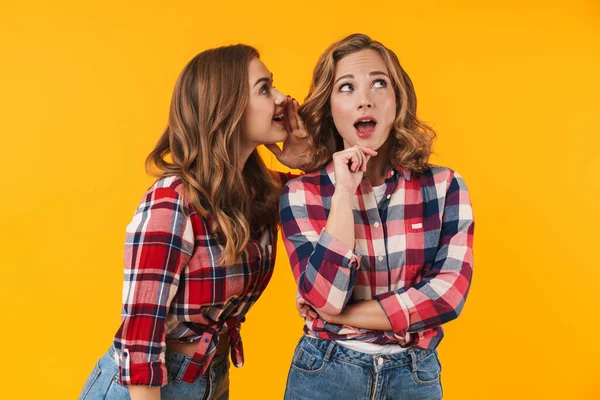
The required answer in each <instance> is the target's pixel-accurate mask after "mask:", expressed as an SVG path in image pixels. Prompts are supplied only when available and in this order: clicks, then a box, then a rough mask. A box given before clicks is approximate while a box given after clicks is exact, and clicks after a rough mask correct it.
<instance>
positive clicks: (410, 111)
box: [280, 34, 474, 400]
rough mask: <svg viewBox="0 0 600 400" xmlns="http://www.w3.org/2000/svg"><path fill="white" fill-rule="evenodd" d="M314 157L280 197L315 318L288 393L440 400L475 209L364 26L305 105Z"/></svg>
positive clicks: (397, 71) (465, 282) (334, 52)
mask: <svg viewBox="0 0 600 400" xmlns="http://www.w3.org/2000/svg"><path fill="white" fill-rule="evenodd" d="M299 113H300V116H301V117H302V119H303V120H304V122H305V125H306V128H307V132H308V135H309V139H310V142H311V143H312V146H313V150H314V152H315V153H316V156H315V157H314V159H313V163H312V166H311V167H310V168H309V169H313V168H317V169H318V170H317V171H316V172H312V173H309V174H306V175H303V176H302V177H299V178H297V179H294V180H291V181H289V182H288V183H287V184H286V185H285V187H284V189H283V191H282V196H281V199H280V220H281V226H282V233H283V238H284V243H285V246H286V249H287V252H288V255H289V258H290V262H291V266H292V270H293V273H294V277H295V279H296V282H297V285H298V293H299V300H298V308H299V310H300V313H301V315H302V316H305V317H306V324H305V327H304V332H305V335H304V336H303V337H302V338H301V340H300V342H299V343H298V346H297V347H296V351H295V353H294V357H293V359H292V364H291V367H290V371H289V375H288V382H287V389H286V393H285V398H286V399H290V400H292V399H293V400H303V399H310V400H318V399H323V400H336V399H348V398H352V399H439V398H441V396H442V388H441V383H440V372H441V366H440V363H439V360H438V357H437V351H436V350H435V348H436V347H437V345H438V344H439V342H440V341H441V339H442V336H443V330H442V325H443V324H445V323H447V322H449V321H451V320H453V319H455V318H456V317H458V315H459V313H460V312H461V310H462V308H463V305H464V302H465V299H466V297H467V293H468V290H469V285H470V281H471V274H472V268H473V252H472V246H473V227H474V222H473V213H472V209H471V204H470V199H469V194H468V191H467V188H466V186H465V183H464V181H463V179H462V178H461V176H460V175H459V174H458V173H456V172H455V171H453V170H451V169H449V168H445V167H440V166H433V165H431V164H430V163H429V156H430V154H431V143H432V140H433V139H434V137H435V134H434V132H433V131H432V129H431V128H429V127H428V126H427V125H426V124H424V123H423V122H421V121H419V120H418V118H417V100H416V95H415V91H414V88H413V84H412V82H411V80H410V78H409V77H408V75H407V74H406V72H405V71H404V69H403V68H402V67H401V65H400V63H399V61H398V58H397V57H396V55H395V54H394V52H393V51H391V50H390V49H388V48H386V47H385V46H384V45H382V44H381V43H379V42H376V41H373V40H371V39H370V38H369V37H368V36H365V35H361V34H355V35H351V36H348V37H346V38H344V39H342V40H340V41H338V42H336V43H334V44H333V45H331V46H330V47H329V48H328V49H327V50H326V51H325V52H324V53H323V55H322V56H321V57H320V58H319V60H318V62H317V65H316V67H315V70H314V73H313V80H312V85H311V88H310V91H309V94H308V96H307V99H306V101H305V103H304V104H303V105H302V106H301V107H300V110H299Z"/></svg>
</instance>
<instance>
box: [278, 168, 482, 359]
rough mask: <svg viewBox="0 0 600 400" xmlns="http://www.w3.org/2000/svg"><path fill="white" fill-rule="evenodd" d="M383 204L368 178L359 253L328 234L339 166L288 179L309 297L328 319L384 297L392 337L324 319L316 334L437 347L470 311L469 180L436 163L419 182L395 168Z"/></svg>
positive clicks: (297, 263) (296, 254)
mask: <svg viewBox="0 0 600 400" xmlns="http://www.w3.org/2000/svg"><path fill="white" fill-rule="evenodd" d="M385 185H386V190H385V195H384V196H383V198H382V199H381V201H380V202H379V204H377V203H376V200H375V196H374V194H373V188H372V186H371V184H370V182H369V181H368V180H367V179H363V180H362V182H361V184H360V185H359V186H358V188H357V191H356V194H355V196H354V205H353V210H354V211H353V214H354V233H355V248H348V247H347V246H345V245H343V244H342V243H340V242H339V241H337V240H336V239H335V238H334V237H332V236H331V235H329V234H328V233H327V232H326V231H325V230H324V229H325V224H326V223H327V217H328V215H329V210H330V208H331V197H332V195H333V193H334V190H335V177H334V172H333V164H332V163H330V164H329V165H328V166H327V167H326V168H324V169H322V170H320V171H317V172H313V173H310V174H306V175H304V176H302V177H300V178H297V179H294V180H292V181H289V182H288V183H287V184H286V186H285V187H284V189H283V192H282V196H281V200H280V217H281V226H282V232H283V241H284V243H285V246H286V249H287V252H288V255H289V258H290V263H291V266H292V271H293V274H294V278H295V279H296V283H297V285H298V291H299V293H300V295H301V296H302V297H303V298H304V299H305V300H306V301H307V302H308V303H310V304H311V305H313V306H314V307H316V308H319V309H321V310H323V311H324V312H326V313H328V314H337V313H340V312H341V311H342V310H343V308H344V307H345V305H346V304H348V303H349V302H350V303H352V302H356V301H361V300H369V299H376V300H377V301H378V302H379V304H380V306H381V308H382V309H383V311H384V312H385V314H386V316H387V317H388V319H389V321H390V323H391V325H392V331H385V332H384V331H370V330H366V329H359V328H356V327H352V326H340V325H335V324H329V323H326V322H325V321H323V320H322V319H315V320H313V322H312V323H308V322H307V324H306V326H305V327H304V330H305V332H306V333H307V334H309V335H312V336H316V337H319V338H322V339H353V340H360V341H364V342H370V343H378V344H386V343H399V344H401V345H403V346H417V347H420V348H435V347H437V345H438V344H439V342H440V340H441V339H442V337H443V330H442V327H441V325H442V324H444V323H446V322H448V321H450V320H453V319H454V318H456V317H457V316H458V315H459V313H460V312H461V310H462V308H463V305H464V302H465V299H466V297H467V293H468V291H469V285H470V282H471V274H472V271H473V229H474V221H473V212H472V208H471V203H470V199H469V193H468V191H467V187H466V186H465V183H464V181H463V179H462V178H461V176H460V175H459V174H458V173H456V172H454V171H452V170H450V169H448V168H444V167H432V168H431V169H430V170H428V171H427V172H425V173H423V174H420V175H419V176H411V174H410V172H409V171H405V170H403V169H401V168H399V167H396V168H393V169H392V170H391V171H389V173H388V176H387V178H386V180H385Z"/></svg>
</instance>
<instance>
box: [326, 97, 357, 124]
mask: <svg viewBox="0 0 600 400" xmlns="http://www.w3.org/2000/svg"><path fill="white" fill-rule="evenodd" d="M352 110H353V108H352V104H350V101H348V100H346V101H344V100H343V99H335V100H334V99H332V100H331V115H332V116H333V120H334V122H335V124H336V126H339V125H340V124H344V123H345V122H346V121H347V120H348V121H349V120H352V115H351V113H352ZM338 130H339V128H338Z"/></svg>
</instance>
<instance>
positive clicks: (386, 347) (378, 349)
mask: <svg viewBox="0 0 600 400" xmlns="http://www.w3.org/2000/svg"><path fill="white" fill-rule="evenodd" d="M373 194H374V195H375V200H376V201H377V204H379V202H380V201H381V199H382V198H383V196H384V195H385V183H384V184H383V185H379V186H374V187H373ZM336 343H337V344H339V345H341V346H344V347H347V348H349V349H351V350H354V351H359V352H361V353H365V354H396V353H402V352H403V351H406V349H405V348H404V347H400V345H399V344H375V343H366V342H360V341H358V340H336Z"/></svg>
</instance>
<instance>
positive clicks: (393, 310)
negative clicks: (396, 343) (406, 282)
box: [373, 291, 410, 339]
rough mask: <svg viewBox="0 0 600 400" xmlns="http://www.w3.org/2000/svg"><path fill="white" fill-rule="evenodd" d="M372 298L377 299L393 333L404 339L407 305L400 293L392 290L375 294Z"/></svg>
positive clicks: (407, 321) (407, 320)
mask: <svg viewBox="0 0 600 400" xmlns="http://www.w3.org/2000/svg"><path fill="white" fill-rule="evenodd" d="M373 298H374V299H375V300H377V302H378V303H379V306H380V307H381V309H382V310H383V312H384V313H385V315H386V317H387V319H388V320H389V321H390V324H391V325H392V331H394V334H395V335H396V336H397V337H399V338H402V339H404V338H405V337H406V334H407V331H408V326H409V324H410V321H409V316H408V307H406V303H405V302H404V300H402V298H401V297H400V294H398V293H396V292H393V291H392V292H387V293H382V294H379V295H376V296H374V297H373Z"/></svg>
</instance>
